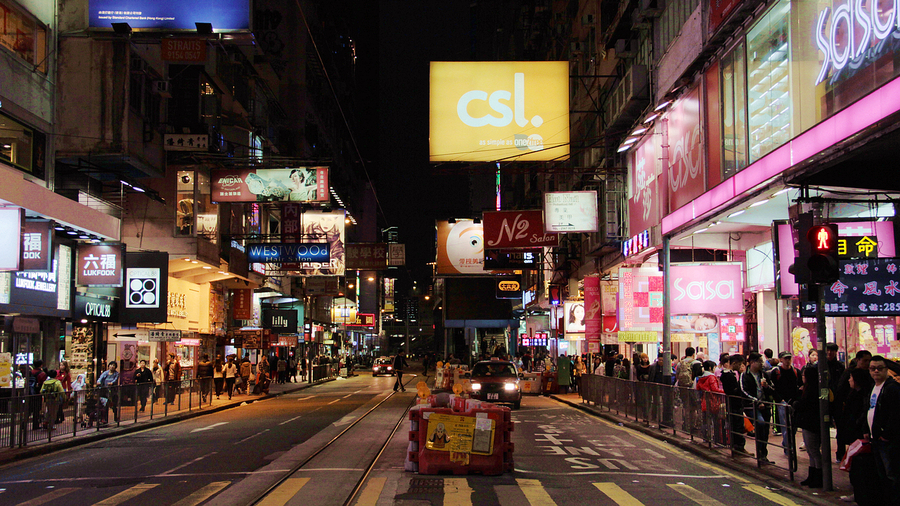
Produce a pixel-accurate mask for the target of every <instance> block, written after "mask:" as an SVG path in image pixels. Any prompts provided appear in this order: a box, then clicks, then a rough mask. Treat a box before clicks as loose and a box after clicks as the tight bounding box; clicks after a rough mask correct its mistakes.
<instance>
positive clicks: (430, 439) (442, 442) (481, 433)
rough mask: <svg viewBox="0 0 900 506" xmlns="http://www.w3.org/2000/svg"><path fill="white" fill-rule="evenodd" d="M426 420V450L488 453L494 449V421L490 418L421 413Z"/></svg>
mask: <svg viewBox="0 0 900 506" xmlns="http://www.w3.org/2000/svg"><path fill="white" fill-rule="evenodd" d="M423 418H425V419H426V420H428V436H427V440H426V443H425V448H426V449H428V450H435V451H442V452H453V453H465V454H468V453H475V454H479V455H490V454H491V453H493V449H494V421H493V420H491V419H490V418H476V417H474V416H456V415H447V414H443V413H423Z"/></svg>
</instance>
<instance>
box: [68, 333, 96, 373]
mask: <svg viewBox="0 0 900 506" xmlns="http://www.w3.org/2000/svg"><path fill="white" fill-rule="evenodd" d="M66 356H67V357H69V367H70V368H71V369H72V379H73V380H74V379H75V378H76V377H77V376H78V375H79V374H86V373H88V372H92V371H93V367H94V330H93V328H92V327H91V326H87V327H78V326H74V327H72V335H71V337H70V339H69V343H68V349H67V350H66Z"/></svg>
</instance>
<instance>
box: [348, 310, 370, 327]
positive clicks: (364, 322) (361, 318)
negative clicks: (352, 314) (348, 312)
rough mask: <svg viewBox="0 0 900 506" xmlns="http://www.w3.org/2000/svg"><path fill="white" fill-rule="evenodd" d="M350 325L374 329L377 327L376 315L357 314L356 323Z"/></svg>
mask: <svg viewBox="0 0 900 506" xmlns="http://www.w3.org/2000/svg"><path fill="white" fill-rule="evenodd" d="M349 325H357V326H363V327H372V326H374V325H375V315H374V314H372V313H356V321H355V322H354V323H350V324H349Z"/></svg>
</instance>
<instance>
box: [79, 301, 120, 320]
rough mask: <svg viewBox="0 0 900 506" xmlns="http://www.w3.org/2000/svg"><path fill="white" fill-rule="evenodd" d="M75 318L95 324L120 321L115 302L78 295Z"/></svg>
mask: <svg viewBox="0 0 900 506" xmlns="http://www.w3.org/2000/svg"><path fill="white" fill-rule="evenodd" d="M73 318H74V319H76V320H88V321H95V322H97V321H99V322H111V321H119V311H118V305H117V303H116V301H115V300H109V299H98V298H96V297H87V296H84V295H76V296H75V308H74V311H73Z"/></svg>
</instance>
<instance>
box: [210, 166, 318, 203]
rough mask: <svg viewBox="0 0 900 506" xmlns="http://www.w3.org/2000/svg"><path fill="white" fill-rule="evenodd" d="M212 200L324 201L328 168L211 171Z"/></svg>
mask: <svg viewBox="0 0 900 506" xmlns="http://www.w3.org/2000/svg"><path fill="white" fill-rule="evenodd" d="M211 179H212V196H211V198H212V200H213V202H327V201H328V200H330V199H331V196H330V195H329V192H328V167H294V168H290V167H288V168H284V169H221V170H214V171H212V178H211Z"/></svg>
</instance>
